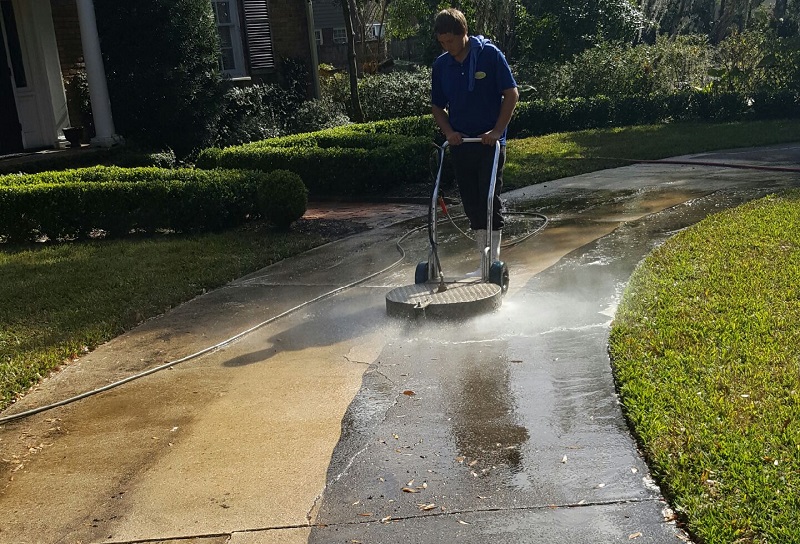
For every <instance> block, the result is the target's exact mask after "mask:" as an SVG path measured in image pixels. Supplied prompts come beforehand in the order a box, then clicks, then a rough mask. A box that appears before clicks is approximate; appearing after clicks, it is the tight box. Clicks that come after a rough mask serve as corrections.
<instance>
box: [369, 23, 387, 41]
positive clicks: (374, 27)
mask: <svg viewBox="0 0 800 544" xmlns="http://www.w3.org/2000/svg"><path fill="white" fill-rule="evenodd" d="M366 35H367V41H372V40H377V39H379V38H383V25H382V24H380V23H372V24H371V25H367V32H366Z"/></svg>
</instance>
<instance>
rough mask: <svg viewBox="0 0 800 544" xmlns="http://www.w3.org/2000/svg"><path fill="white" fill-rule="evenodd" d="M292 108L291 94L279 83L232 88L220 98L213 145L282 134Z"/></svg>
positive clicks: (223, 144) (293, 105)
mask: <svg viewBox="0 0 800 544" xmlns="http://www.w3.org/2000/svg"><path fill="white" fill-rule="evenodd" d="M294 108H296V104H295V98H294V96H293V95H292V94H291V93H289V92H287V91H286V90H284V89H282V88H281V87H280V86H278V85H274V84H270V85H250V86H246V87H231V88H230V89H228V90H226V91H225V95H224V96H223V98H222V111H221V114H220V120H219V123H218V125H217V128H216V135H215V137H214V142H215V145H219V146H222V147H224V146H228V145H238V144H243V143H247V142H253V141H257V140H263V139H265V138H275V137H277V136H282V135H283V134H285V126H286V120H287V119H288V117H289V115H290V114H291V112H292V111H293V109H294Z"/></svg>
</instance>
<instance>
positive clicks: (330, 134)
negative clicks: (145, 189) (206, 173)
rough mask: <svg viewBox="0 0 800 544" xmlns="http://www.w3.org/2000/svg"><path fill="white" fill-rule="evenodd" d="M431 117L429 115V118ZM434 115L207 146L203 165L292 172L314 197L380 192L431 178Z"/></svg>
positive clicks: (200, 164)
mask: <svg viewBox="0 0 800 544" xmlns="http://www.w3.org/2000/svg"><path fill="white" fill-rule="evenodd" d="M426 117H427V119H426ZM434 128H435V125H434V124H433V118H432V117H431V116H422V117H414V118H408V119H403V120H394V121H382V122H378V123H369V124H362V125H347V126H344V127H336V128H333V129H327V130H322V131H319V132H312V133H307V134H294V135H291V136H287V137H284V138H272V139H269V140H263V141H260V142H254V143H251V144H245V145H241V146H234V147H228V148H225V149H219V148H210V149H206V150H203V151H202V152H201V153H200V155H199V157H198V161H197V165H198V166H199V167H200V168H247V169H253V170H261V171H266V172H269V171H272V170H279V169H283V170H290V171H292V172H295V173H297V174H299V175H300V177H301V178H302V179H303V180H304V182H305V184H306V186H307V187H308V190H309V192H310V193H311V194H312V195H313V196H317V197H319V196H326V195H339V196H345V195H370V194H372V195H375V194H380V193H381V192H382V191H384V190H385V189H387V188H389V187H392V186H396V185H404V184H408V183H414V182H419V181H425V180H428V179H429V178H430V169H429V165H428V160H427V157H428V156H429V155H430V152H431V149H432V147H431V144H432V142H433V141H434V135H435V132H434Z"/></svg>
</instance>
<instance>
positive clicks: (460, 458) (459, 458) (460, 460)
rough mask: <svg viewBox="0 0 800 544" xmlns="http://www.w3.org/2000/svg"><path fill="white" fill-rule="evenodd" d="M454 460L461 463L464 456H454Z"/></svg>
mask: <svg viewBox="0 0 800 544" xmlns="http://www.w3.org/2000/svg"><path fill="white" fill-rule="evenodd" d="M456 461H458V462H459V463H463V462H464V457H461V456H459V457H456Z"/></svg>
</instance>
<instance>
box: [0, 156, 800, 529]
mask: <svg viewBox="0 0 800 544" xmlns="http://www.w3.org/2000/svg"><path fill="white" fill-rule="evenodd" d="M691 161H694V162H695V163H696V164H694V165H692V164H641V165H633V166H630V167H625V168H619V169H615V170H608V171H603V172H598V173H595V174H589V175H583V176H578V177H574V178H568V179H563V180H558V181H554V182H549V183H546V184H541V185H537V186H533V187H529V188H526V189H523V190H519V191H514V192H511V193H507V194H506V195H505V197H506V198H507V200H508V205H509V208H510V209H512V210H515V211H518V212H524V211H531V212H532V211H537V212H542V213H545V214H547V215H548V216H549V218H550V224H549V225H548V227H547V228H546V229H545V230H544V231H543V232H542V233H541V234H540V235H538V236H536V237H534V238H530V239H528V240H526V241H524V242H522V243H519V244H516V245H514V246H513V247H510V248H508V249H505V250H504V251H503V254H502V258H503V260H504V261H506V262H507V263H508V265H509V268H510V271H511V288H510V290H509V293H508V294H507V295H506V297H505V300H504V302H503V306H502V308H501V309H500V310H499V311H498V312H496V313H494V314H491V315H485V316H482V317H479V318H475V319H471V320H469V321H466V322H462V323H458V324H453V323H450V324H447V323H435V322H431V321H425V322H412V321H402V320H395V319H390V318H388V317H387V316H386V312H385V294H386V293H387V292H388V291H389V290H391V289H392V288H394V287H396V286H400V285H404V284H409V283H412V278H413V268H414V266H415V265H416V263H417V261H419V260H423V259H425V257H426V252H427V240H426V236H425V234H424V233H423V232H419V233H414V234H412V235H410V236H409V237H407V238H406V239H405V240H404V242H403V248H404V249H405V251H406V252H407V256H406V258H405V259H404V260H403V261H402V262H401V263H400V264H399V265H398V266H396V267H394V268H392V269H391V270H389V271H387V272H385V273H382V274H379V275H377V276H375V277H373V278H371V279H369V280H367V281H366V282H361V283H358V284H356V285H353V286H352V287H350V288H348V289H344V290H341V291H339V292H337V293H336V294H335V295H332V296H327V297H326V296H324V295H325V294H326V293H330V292H331V291H333V290H336V289H338V288H340V287H342V286H347V285H350V284H352V283H354V282H357V281H358V280H360V279H362V278H364V277H366V276H369V275H371V274H372V273H374V272H376V271H379V270H382V269H384V268H387V267H389V266H391V265H392V264H393V263H395V262H396V261H397V260H398V258H399V254H398V251H397V247H396V242H397V240H398V239H399V238H400V237H401V236H402V235H403V234H405V233H407V232H408V231H409V230H410V229H411V228H412V227H414V226H417V225H420V224H422V221H421V220H417V221H410V222H409V221H406V222H403V223H394V224H389V225H388V226H379V227H376V228H373V229H371V230H369V231H367V232H364V233H362V234H359V235H356V236H352V237H350V238H347V239H345V240H341V241H339V242H336V243H332V244H328V245H327V246H324V247H321V248H317V249H315V250H313V251H310V252H308V253H306V254H304V255H301V256H299V257H297V258H293V259H289V260H286V261H283V262H281V263H278V264H277V265H274V266H271V267H269V268H266V269H263V270H261V271H259V272H257V273H255V274H252V275H250V276H247V277H245V278H241V279H239V280H237V281H234V282H232V283H231V284H229V285H228V286H226V287H224V288H222V289H219V290H217V291H214V292H211V293H208V294H206V295H204V296H202V297H198V298H197V299H195V300H193V301H191V302H189V303H187V304H185V305H183V306H181V307H179V308H177V309H175V310H174V311H172V312H169V313H168V314H166V315H164V316H162V317H159V318H157V319H153V320H150V321H148V322H147V323H145V324H144V325H142V326H140V327H138V328H137V329H136V330H134V331H131V332H130V333H128V334H125V335H123V336H121V337H119V338H117V339H115V340H114V341H112V342H109V343H108V344H106V345H104V346H101V347H100V348H98V349H97V350H96V351H94V352H92V353H90V354H88V355H86V356H85V357H83V358H81V359H80V360H79V361H78V362H76V363H74V364H72V365H70V366H68V367H66V368H64V369H63V370H62V371H61V372H59V373H57V374H55V375H54V376H53V377H51V378H49V379H47V380H45V381H44V382H43V383H42V384H41V385H40V386H39V387H37V388H36V389H35V390H34V391H32V392H31V393H30V394H28V395H27V396H26V397H25V398H23V399H21V400H20V402H18V403H17V404H16V405H14V406H13V407H12V408H10V409H9V410H7V411H6V412H5V413H4V414H2V416H9V415H11V414H14V413H19V412H22V411H24V410H27V409H30V408H34V407H36V406H42V405H46V404H48V403H52V402H56V401H59V400H61V399H64V398H67V397H70V396H72V395H74V394H79V393H81V392H84V391H87V390H90V389H93V388H96V387H99V386H102V385H105V384H108V383H111V382H113V381H115V380H118V379H120V378H123V377H125V376H130V375H133V374H136V373H137V372H141V371H143V370H146V369H152V368H156V367H158V366H159V365H164V364H165V363H171V362H176V361H180V360H181V359H182V358H187V360H185V361H183V362H180V363H178V364H174V365H171V366H170V367H169V368H168V369H165V370H162V371H159V372H155V373H153V374H150V375H148V376H145V377H142V378H140V379H137V380H134V381H131V382H129V383H127V384H125V385H122V386H120V387H116V388H113V389H111V390H109V391H107V392H104V393H101V394H98V395H93V396H90V397H88V398H85V399H83V400H80V401H77V402H74V403H70V404H68V405H65V406H62V407H58V408H55V409H52V410H48V411H45V412H42V413H40V414H36V415H32V416H30V417H26V418H22V419H18V420H14V421H11V422H8V423H5V424H4V425H2V426H1V427H0V452H2V455H0V458H2V465H0V471H1V474H0V475H1V476H2V484H0V512H2V522H0V542H4V543H15V544H22V543H51V542H52V543H78V542H81V543H88V542H98V543H99V542H113V543H122V542H186V541H190V542H202V543H207V544H212V543H214V544H216V543H236V544H245V543H247V544H254V543H278V542H280V543H289V544H294V543H301V542H302V543H304V542H313V543H317V542H320V543H322V542H325V543H327V542H350V543H353V542H363V543H389V542H419V543H434V542H435V543H443V542H447V543H449V542H453V543H455V542H458V543H469V542H475V543H478V542H481V543H483V542H515V543H516V542H530V543H539V542H548V543H549V542H573V543H575V542H577V543H581V542H586V543H590V542H591V543H597V542H630V541H634V542H659V543H661V542H680V541H681V539H685V538H686V537H685V536H684V535H683V534H682V532H681V531H680V529H679V528H678V527H676V525H675V523H674V521H673V517H672V514H671V511H670V510H669V508H668V505H667V504H666V503H665V501H664V500H663V498H662V496H661V493H660V491H659V489H658V487H657V486H656V485H655V484H654V482H653V481H652V480H651V478H650V476H649V473H648V470H647V467H646V465H645V464H644V463H643V461H642V459H641V457H640V455H639V453H638V450H637V447H636V443H635V441H634V440H633V439H632V438H631V436H630V434H629V432H628V429H627V427H626V423H625V421H624V419H623V417H622V413H621V410H620V407H619V404H618V399H617V397H616V394H615V389H614V383H613V379H612V376H611V369H610V365H609V361H608V356H607V353H606V340H607V335H608V330H609V326H610V322H611V319H612V317H613V315H614V310H615V307H616V304H617V303H618V301H619V298H620V296H621V293H622V291H623V289H624V287H625V283H626V281H627V279H628V277H629V276H630V274H631V272H632V271H633V269H634V268H635V266H636V264H637V263H638V262H639V261H640V260H641V259H642V258H643V257H644V256H645V255H646V254H647V253H648V252H649V251H650V250H651V249H652V248H653V247H655V246H656V245H658V244H660V243H662V242H663V241H664V240H665V239H667V238H668V237H669V236H671V235H672V234H674V233H675V232H676V231H678V230H680V229H683V228H685V227H687V226H690V225H692V224H694V223H696V222H697V221H699V220H701V219H702V218H703V217H705V216H707V215H708V214H711V213H715V212H718V211H720V210H722V209H724V208H727V207H730V206H735V205H738V204H740V203H742V202H745V201H748V200H751V199H753V198H758V197H760V196H762V195H765V194H768V193H771V192H775V191H776V190H781V189H782V188H785V187H791V186H797V185H799V184H800V174H798V172H797V171H792V170H791V168H794V169H799V168H800V145H785V146H776V147H773V148H766V149H760V150H747V151H746V152H745V151H733V152H728V153H715V154H708V155H702V156H693V157H681V158H680V161H679V162H691ZM698 163H703V165H700V164H698ZM711 163H715V164H716V163H731V164H733V163H737V165H739V166H741V165H746V164H752V165H759V166H761V167H764V166H769V167H775V166H777V167H784V168H783V169H775V170H769V169H764V168H760V169H743V168H729V167H724V166H714V165H711ZM786 167H788V168H786ZM408 211H409V210H408V209H404V210H403V213H406V212H408ZM411 211H413V210H411ZM420 212H421V213H423V210H422V209H421V210H420ZM520 221H524V219H520ZM385 223H387V222H385V221H384V218H381V225H384V224H385ZM388 223H391V221H388ZM521 230H523V231H524V225H522V229H521ZM508 238H513V237H511V236H509V237H508ZM440 239H441V241H442V248H443V261H444V263H443V264H444V270H445V273H446V274H451V275H459V274H462V273H464V272H466V271H468V270H470V269H472V268H474V264H475V260H474V258H473V255H472V251H471V247H470V246H471V243H469V242H468V241H467V240H465V239H463V237H461V236H460V234H458V233H457V232H456V231H455V230H454V229H450V228H449V227H443V228H442V230H441V232H440ZM512 241H513V240H512ZM287 310H292V311H291V312H288V313H286V312H287ZM284 314H285V315H284ZM244 331H248V332H247V333H246V334H242V335H241V336H240V337H238V339H237V340H236V341H234V342H231V343H226V344H225V345H224V346H223V347H220V348H219V349H212V350H209V351H208V352H203V351H204V350H205V349H206V348H208V347H209V346H215V345H217V344H219V343H221V342H224V341H226V340H227V339H230V338H232V337H234V336H236V335H239V334H240V333H242V332H244ZM201 352H203V353H202V354H200V355H197V356H194V354H199V353H201Z"/></svg>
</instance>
